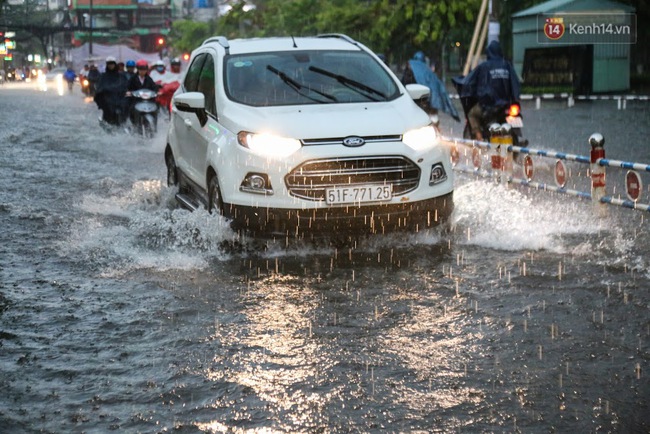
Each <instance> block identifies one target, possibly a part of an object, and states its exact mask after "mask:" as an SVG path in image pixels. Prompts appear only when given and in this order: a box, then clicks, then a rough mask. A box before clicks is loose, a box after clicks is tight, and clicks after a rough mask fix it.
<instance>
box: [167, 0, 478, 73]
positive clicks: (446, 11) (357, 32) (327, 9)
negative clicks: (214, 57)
mask: <svg viewBox="0 0 650 434" xmlns="http://www.w3.org/2000/svg"><path fill="white" fill-rule="evenodd" d="M480 2H481V0H453V1H442V0H438V1H431V0H290V1H289V0H265V1H258V2H256V4H257V8H256V9H253V10H250V11H247V10H246V9H245V8H244V5H245V4H244V2H243V1H240V2H238V3H235V4H234V5H233V7H232V9H231V10H230V12H229V13H228V14H226V15H225V16H222V17H220V18H219V19H218V20H216V21H215V22H213V23H210V24H209V25H208V28H209V29H210V31H214V32H215V33H212V34H221V35H224V36H226V37H228V38H236V37H255V36H305V35H314V34H319V33H344V34H347V35H349V36H351V37H353V38H355V39H357V40H359V41H360V42H362V43H363V44H365V45H367V46H368V47H370V48H371V49H373V50H374V51H375V52H381V53H384V54H385V55H386V56H387V57H388V58H389V59H390V60H392V61H393V62H396V63H402V62H404V61H405V60H406V59H408V58H410V57H411V56H412V54H413V53H414V52H415V51H416V50H423V51H425V52H426V53H427V54H428V55H429V56H431V57H434V58H436V60H440V59H441V56H442V52H443V46H445V44H451V43H452V42H455V41H457V40H460V41H461V42H462V43H463V45H466V44H468V43H469V41H470V40H471V36H472V31H473V29H474V20H475V19H476V17H477V15H478V10H479V6H480ZM182 26H185V24H181V25H180V26H178V27H177V25H176V24H175V25H174V30H173V33H172V36H173V37H174V39H173V41H172V43H173V44H174V47H175V48H177V49H179V50H182V51H184V50H187V49H188V48H187V47H188V46H191V45H193V46H197V45H198V44H200V43H201V41H202V39H204V38H205V37H206V35H205V34H204V33H201V32H195V33H193V34H192V35H184V34H183V35H182V34H181V33H183V32H185V30H184V29H185V28H184V27H182ZM190 28H192V29H193V27H190ZM203 28H204V27H202V29H203ZM176 35H178V40H179V42H178V44H179V45H178V46H177V45H176ZM181 41H182V45H181ZM191 41H193V42H191Z"/></svg>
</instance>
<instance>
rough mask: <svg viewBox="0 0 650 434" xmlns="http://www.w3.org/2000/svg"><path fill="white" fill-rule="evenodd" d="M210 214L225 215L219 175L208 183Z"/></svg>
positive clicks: (214, 176)
mask: <svg viewBox="0 0 650 434" xmlns="http://www.w3.org/2000/svg"><path fill="white" fill-rule="evenodd" d="M208 212H209V213H210V214H217V215H223V197H221V188H220V187H219V180H218V179H217V175H216V174H215V175H213V176H212V177H211V178H210V181H209V182H208Z"/></svg>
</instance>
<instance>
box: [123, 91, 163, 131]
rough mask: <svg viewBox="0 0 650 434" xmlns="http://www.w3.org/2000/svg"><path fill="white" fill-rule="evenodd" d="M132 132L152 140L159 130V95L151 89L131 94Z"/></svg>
mask: <svg viewBox="0 0 650 434" xmlns="http://www.w3.org/2000/svg"><path fill="white" fill-rule="evenodd" d="M130 96H131V98H132V100H131V110H130V118H131V131H132V132H134V133H137V134H140V135H142V136H144V137H147V138H152V137H153V136H154V135H155V134H156V131H157V128H158V111H159V109H160V107H159V105H158V103H157V102H156V96H157V93H156V92H155V91H153V90H150V89H139V90H135V91H133V92H131V95H130Z"/></svg>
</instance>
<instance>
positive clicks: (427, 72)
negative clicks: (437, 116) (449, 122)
mask: <svg viewBox="0 0 650 434" xmlns="http://www.w3.org/2000/svg"><path fill="white" fill-rule="evenodd" d="M409 66H410V67H411V71H413V76H414V78H415V82H416V83H417V84H421V85H423V86H426V87H428V88H429V90H430V91H431V97H430V98H429V106H430V107H431V108H433V109H436V110H441V111H443V112H445V113H447V114H448V115H450V116H451V117H453V118H454V119H456V121H458V122H460V117H459V116H458V111H457V110H456V107H454V105H453V104H452V102H451V99H450V98H449V95H448V94H447V90H446V89H445V85H444V83H443V82H442V81H440V79H439V78H438V76H437V75H436V74H435V73H434V72H433V71H432V70H431V69H430V68H429V66H428V65H427V64H426V63H425V62H424V53H422V52H421V51H418V52H417V53H415V55H414V56H413V59H411V60H409Z"/></svg>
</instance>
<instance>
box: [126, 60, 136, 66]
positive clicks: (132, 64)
mask: <svg viewBox="0 0 650 434" xmlns="http://www.w3.org/2000/svg"><path fill="white" fill-rule="evenodd" d="M126 67H127V68H135V60H127V61H126Z"/></svg>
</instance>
